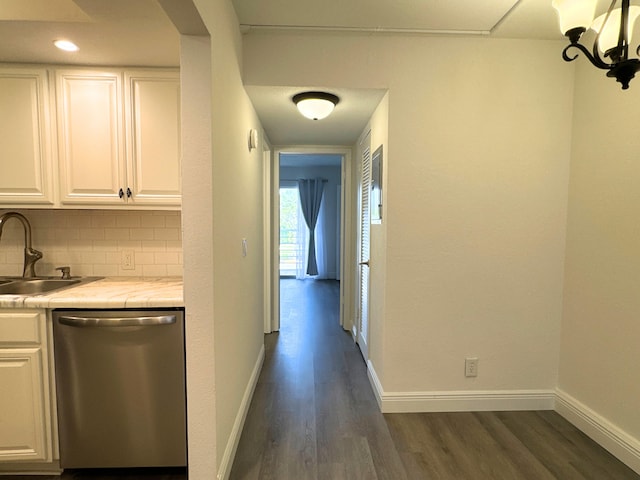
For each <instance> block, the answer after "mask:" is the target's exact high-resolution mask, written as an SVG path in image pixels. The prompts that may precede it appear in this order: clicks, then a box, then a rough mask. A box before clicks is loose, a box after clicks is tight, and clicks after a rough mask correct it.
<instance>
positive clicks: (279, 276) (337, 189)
mask: <svg viewBox="0 0 640 480" xmlns="http://www.w3.org/2000/svg"><path fill="white" fill-rule="evenodd" d="M273 167H274V168H273V170H272V172H273V174H272V189H271V191H272V192H273V193H272V196H271V202H272V209H271V211H272V214H273V218H272V232H273V237H272V238H273V240H272V245H273V247H274V248H273V249H272V251H273V252H274V255H273V257H274V259H273V260H274V261H273V262H272V268H271V285H272V296H271V298H272V301H273V308H272V309H271V312H272V319H271V320H272V321H271V324H270V325H268V327H269V328H267V329H265V330H266V331H267V332H268V331H275V330H279V329H280V321H281V311H280V306H281V298H282V295H281V288H280V287H281V280H283V279H287V280H288V281H290V280H291V279H296V280H297V281H299V282H321V281H326V282H333V283H334V284H336V286H339V292H340V293H339V300H338V303H339V311H338V312H336V313H337V315H336V317H337V318H339V322H340V325H343V326H344V327H345V328H350V324H349V326H348V327H347V326H345V325H344V323H345V297H346V296H347V288H348V287H347V284H349V282H350V281H352V279H351V278H350V277H352V275H350V274H349V272H346V269H345V264H346V262H349V264H351V263H352V260H351V256H352V253H351V250H352V249H351V248H350V246H349V245H346V241H345V238H352V236H350V235H349V232H350V231H351V222H350V218H348V216H345V212H349V211H350V208H351V205H350V202H349V199H350V191H351V189H350V181H351V173H350V150H349V149H345V148H340V147H337V148H327V147H315V148H302V147H301V148H296V149H283V150H279V151H276V152H275V155H274V160H273ZM303 179H317V180H319V181H320V182H322V185H323V188H322V201H321V203H320V209H319V211H318V212H317V213H318V215H317V220H316V221H317V223H316V227H315V229H314V232H315V249H314V253H315V259H316V265H317V271H315V270H314V269H313V268H311V269H309V268H308V267H309V243H310V242H309V237H310V235H309V228H308V225H307V223H306V220H305V219H304V213H302V205H301V203H300V200H299V198H300V194H299V190H298V180H303ZM345 234H346V235H345ZM345 257H346V258H345ZM345 277H346V278H345ZM299 291H302V290H299Z"/></svg>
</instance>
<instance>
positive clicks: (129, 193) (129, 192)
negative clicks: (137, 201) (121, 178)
mask: <svg viewBox="0 0 640 480" xmlns="http://www.w3.org/2000/svg"><path fill="white" fill-rule="evenodd" d="M131 195H132V193H131V189H130V188H129V187H127V198H131Z"/></svg>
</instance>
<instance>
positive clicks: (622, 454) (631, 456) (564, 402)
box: [555, 389, 640, 474]
mask: <svg viewBox="0 0 640 480" xmlns="http://www.w3.org/2000/svg"><path fill="white" fill-rule="evenodd" d="M555 410H556V411H557V412H558V413H559V414H560V415H562V416H563V417H564V418H566V419H567V420H568V421H569V422H571V423H572V424H574V425H575V426H576V427H577V428H579V429H580V430H582V431H583V432H584V433H585V434H587V435H588V436H589V437H591V438H592V439H593V440H594V441H595V442H596V443H598V444H600V445H601V446H602V447H603V448H605V449H606V450H608V451H609V452H610V453H611V454H612V455H614V456H615V457H617V458H618V459H619V460H620V461H621V462H623V463H625V464H626V465H627V466H628V467H629V468H631V469H632V470H634V471H635V472H636V473H638V474H640V441H638V439H636V438H634V437H632V436H631V435H629V434H628V433H626V432H625V431H624V430H622V429H621V428H619V427H618V426H616V425H614V424H613V423H611V422H610V421H609V420H607V419H606V418H604V417H602V416H601V415H599V414H597V413H596V412H594V411H593V410H591V409H590V408H589V407H587V406H586V405H584V404H583V403H581V402H579V401H578V400H576V399H575V398H573V397H572V396H571V395H569V394H568V393H567V392H565V391H563V390H560V389H558V390H556V408H555Z"/></svg>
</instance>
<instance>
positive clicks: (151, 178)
mask: <svg viewBox="0 0 640 480" xmlns="http://www.w3.org/2000/svg"><path fill="white" fill-rule="evenodd" d="M125 84H126V88H125V108H126V109H127V110H128V111H127V136H126V137H127V158H128V162H127V172H128V175H127V177H128V182H127V186H128V188H129V189H130V190H131V198H130V199H129V202H132V203H133V204H155V205H180V203H181V173H180V77H179V74H178V72H167V71H138V72H136V71H126V72H125Z"/></svg>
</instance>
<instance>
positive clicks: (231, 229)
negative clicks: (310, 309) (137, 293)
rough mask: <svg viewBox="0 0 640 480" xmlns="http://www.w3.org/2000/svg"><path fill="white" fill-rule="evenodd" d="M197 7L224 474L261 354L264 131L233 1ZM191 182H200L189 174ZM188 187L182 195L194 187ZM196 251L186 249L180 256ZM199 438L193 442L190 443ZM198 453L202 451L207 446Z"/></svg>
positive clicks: (219, 451) (219, 452) (218, 434)
mask: <svg viewBox="0 0 640 480" xmlns="http://www.w3.org/2000/svg"><path fill="white" fill-rule="evenodd" d="M194 3H195V5H196V7H197V9H198V11H199V12H200V15H201V17H202V19H203V21H204V23H205V25H206V27H207V30H208V31H209V32H210V34H211V44H210V48H211V58H210V60H211V104H210V108H211V146H212V152H211V153H212V157H211V191H212V195H211V197H207V198H205V199H203V200H204V201H208V199H209V198H210V199H211V201H212V204H211V205H207V206H204V207H203V208H205V209H207V211H208V212H209V213H210V215H211V219H212V222H213V223H212V233H211V238H210V241H211V244H212V245H213V260H212V275H213V278H212V280H213V291H212V293H213V305H212V306H213V311H212V312H210V314H212V318H213V344H212V345H209V347H210V348H212V349H213V351H214V356H215V364H214V368H215V385H214V388H215V397H214V399H212V401H211V405H210V408H212V409H215V426H214V427H215V438H216V445H215V453H213V452H211V451H210V452H209V456H210V455H212V454H214V455H215V456H216V457H217V462H216V463H217V467H216V470H217V471H218V473H219V474H220V475H224V474H225V472H227V473H228V471H227V468H228V467H230V465H229V462H230V461H232V459H233V458H232V454H233V450H234V448H235V445H234V444H235V441H236V440H237V439H238V438H237V436H238V435H239V434H240V432H239V431H238V429H239V428H240V427H241V425H242V423H241V420H242V413H243V410H244V409H245V408H246V407H248V403H247V402H248V401H249V400H250V394H251V390H250V386H251V380H252V375H253V374H254V373H255V371H256V367H257V366H259V364H260V361H261V358H262V354H263V333H262V332H263V323H264V320H263V248H262V241H263V222H262V214H263V206H262V201H263V192H262V188H263V161H264V159H263V155H262V145H259V146H258V148H256V149H254V150H253V151H252V152H249V150H248V148H247V144H248V135H249V130H250V129H251V128H255V129H258V130H261V126H260V123H259V120H258V118H257V115H256V113H255V111H254V109H253V107H252V105H251V103H250V101H249V99H248V97H247V95H246V93H245V91H244V88H243V85H242V78H241V63H242V59H241V38H240V31H239V27H238V20H237V18H236V15H235V12H234V10H233V7H232V5H231V2H229V1H226V0H225V1H216V2H211V1H206V0H197V1H195V2H194ZM259 137H260V138H262V135H259ZM187 161H188V160H187ZM190 181H191V182H194V183H195V184H196V185H197V183H198V179H196V178H193V177H192V178H191V180H190ZM204 181H205V182H209V178H205V179H204ZM187 183H188V182H186V181H185V182H184V184H183V187H184V190H183V191H188V190H189V188H190V187H191V185H190V184H187ZM209 208H210V210H209ZM208 233H209V232H208V231H207V232H206V234H207V235H208ZM243 238H245V239H246V240H247V244H248V254H247V256H246V257H243V256H242V239H243ZM197 254H198V252H196V251H189V250H188V247H187V245H186V244H185V258H186V257H188V256H189V255H197ZM205 293H206V291H205ZM188 309H189V306H188V305H187V311H188ZM201 321H205V319H201ZM187 348H189V346H188V347H187ZM206 371H208V370H206ZM196 375H197V374H196ZM196 378H197V377H196ZM204 380H205V381H208V382H210V379H204ZM194 381H195V379H194ZM188 395H189V392H188ZM201 406H202V405H201ZM194 421H198V419H194ZM203 435H204V432H203ZM207 439H210V437H209V436H207ZM196 441H197V439H194V440H193V441H192V440H191V439H190V445H191V444H192V443H193V442H196ZM208 445H209V444H208ZM211 446H213V445H211ZM200 452H201V455H205V454H206V452H205V450H204V448H202V449H200ZM190 461H193V462H195V464H190V474H189V476H190V478H193V476H192V470H195V469H197V471H198V472H201V474H202V476H201V474H198V475H197V477H196V478H212V477H213V476H214V475H213V473H212V472H211V471H209V473H208V474H206V476H205V472H204V469H202V470H200V469H198V466H199V465H200V466H204V465H205V464H207V462H208V461H209V460H208V459H207V458H204V457H200V456H199V457H198V458H193V457H191V456H190Z"/></svg>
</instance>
